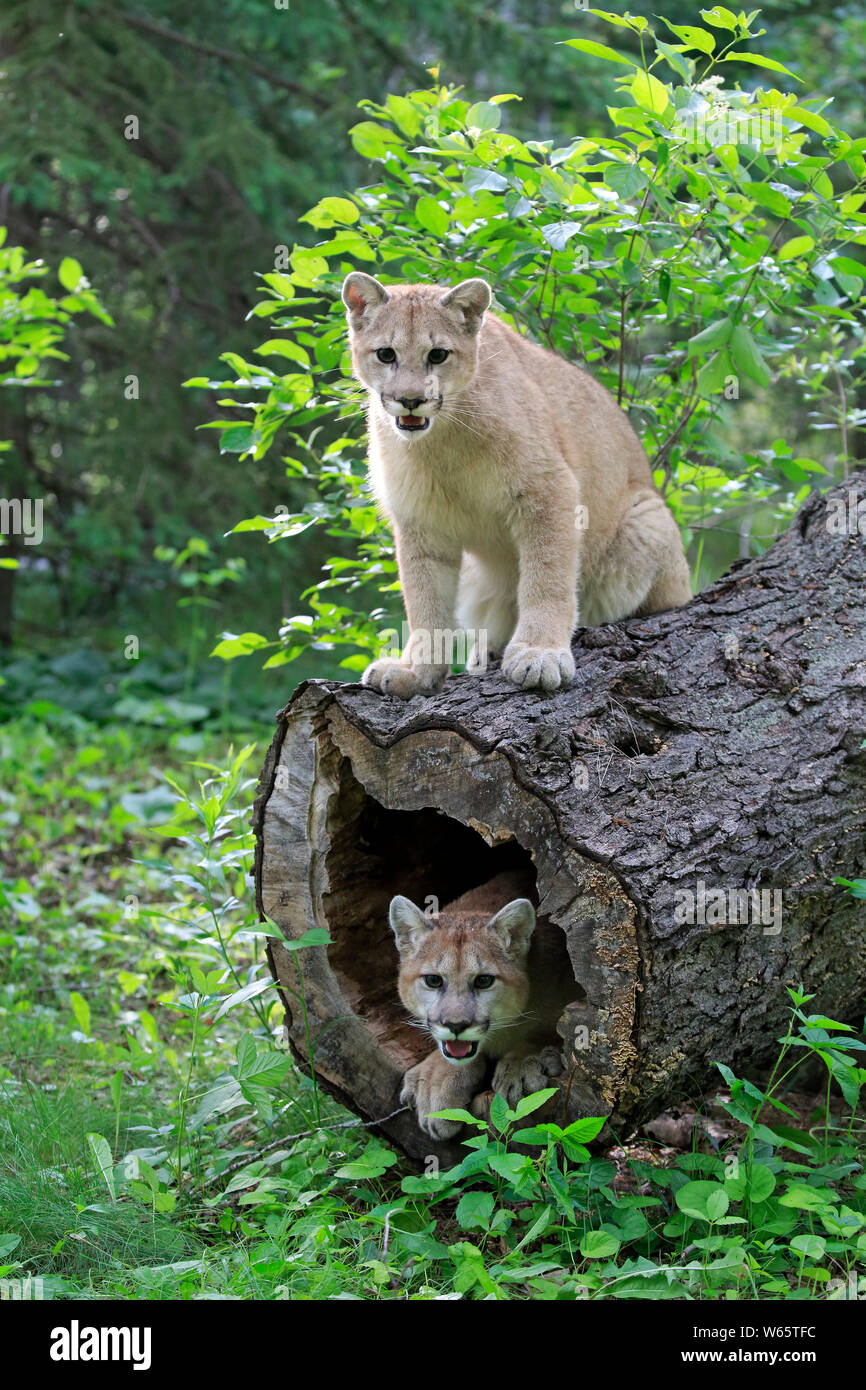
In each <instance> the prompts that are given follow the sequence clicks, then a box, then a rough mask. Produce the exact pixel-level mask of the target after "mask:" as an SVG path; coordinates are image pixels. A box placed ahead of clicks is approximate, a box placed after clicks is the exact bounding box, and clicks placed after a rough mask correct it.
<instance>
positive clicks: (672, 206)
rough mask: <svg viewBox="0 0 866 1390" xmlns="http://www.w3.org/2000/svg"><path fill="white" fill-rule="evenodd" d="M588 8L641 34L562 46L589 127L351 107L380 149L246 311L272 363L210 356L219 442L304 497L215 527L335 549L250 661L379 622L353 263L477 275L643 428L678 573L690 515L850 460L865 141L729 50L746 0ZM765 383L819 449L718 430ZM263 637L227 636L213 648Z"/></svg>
mask: <svg viewBox="0 0 866 1390" xmlns="http://www.w3.org/2000/svg"><path fill="white" fill-rule="evenodd" d="M596 13H597V14H601V12H596ZM603 17H604V18H606V19H607V20H608V22H609V24H610V25H612V26H615V27H616V28H617V30H618V31H619V36H620V37H622V36H623V31H625V33H626V34H627V35H629V36H630V37H631V39H632V40H634V41H635V42H636V43H638V44H639V48H638V51H637V52H634V53H633V51H632V50H630V49H626V48H621V49H620V48H618V49H613V48H609V47H607V46H604V45H599V44H597V43H595V42H594V41H589V40H585V39H582V38H580V39H570V40H568V43H569V45H570V47H571V48H572V49H575V50H577V53H576V54H575V64H576V65H577V63H579V62H580V61H585V60H583V59H581V56H580V55H581V54H587V53H591V54H592V55H593V56H594V57H595V58H597V59H600V60H602V61H603V62H604V63H606V64H609V65H610V78H609V84H608V85H609V102H610V105H609V107H608V112H609V118H610V124H609V129H608V130H607V131H606V132H605V133H604V134H603V135H601V136H597V137H595V136H591V135H589V134H588V133H586V132H585V131H580V130H577V131H575V132H573V133H572V134H570V135H566V136H564V137H559V138H558V139H551V138H543V139H532V138H521V137H520V136H518V135H517V134H515V133H514V132H513V131H511V130H509V129H507V126H506V119H507V113H508V112H509V111H510V109H511V107H510V105H509V103H511V102H512V100H513V95H512V94H504V95H500V96H493V97H491V99H490V100H489V101H486V102H472V101H470V100H469V99H467V98H466V97H465V96H463V94H462V93H461V92H460V91H459V90H455V89H454V88H449V87H445V86H440V85H438V84H437V85H434V86H431V87H428V88H424V89H417V90H414V91H410V92H408V93H407V94H406V95H404V96H393V95H392V96H388V97H387V98H386V99H385V101H384V103H377V102H373V101H364V102H362V103H361V105H362V106H363V107H364V110H365V119H364V120H362V121H360V122H358V123H357V124H355V125H354V126H353V127H352V130H351V132H350V133H351V137H352V141H353V144H354V146H355V149H356V150H357V151H358V153H359V154H361V155H362V156H363V157H364V158H366V159H368V160H371V161H373V162H374V163H375V164H376V165H378V166H379V168H378V173H377V176H376V181H375V182H373V183H368V184H366V185H365V186H364V187H362V188H359V189H357V190H356V191H355V192H354V193H353V194H352V196H351V197H350V198H345V197H340V198H334V197H328V198H325V199H323V200H322V201H321V202H320V203H318V204H317V205H316V207H314V208H313V209H312V210H311V211H310V212H309V213H308V214H307V217H306V219H305V220H306V221H307V222H308V223H309V224H310V225H312V226H313V227H315V228H317V229H318V230H321V231H327V232H328V235H327V236H326V237H325V238H324V239H323V240H321V241H320V242H318V243H317V245H315V246H314V247H308V246H301V245H296V246H295V248H294V250H293V252H292V253H291V256H290V257H289V258H288V261H287V264H286V266H285V268H284V269H283V270H282V271H281V272H280V273H279V274H266V275H264V276H262V289H263V296H264V297H263V298H262V300H261V301H260V302H259V304H257V305H256V306H255V308H254V310H253V313H254V314H255V315H256V316H261V317H266V318H268V320H269V323H270V330H269V331H270V332H271V334H272V335H273V332H274V330H275V329H277V330H281V331H282V333H283V334H285V335H286V336H282V337H279V336H270V337H268V338H267V341H265V342H263V343H261V344H260V346H259V347H257V348H256V353H257V354H260V355H262V356H264V357H267V358H271V359H272V358H274V357H279V358H281V359H283V360H284V361H285V362H286V363H287V368H286V367H282V366H279V364H278V365H277V366H275V367H271V366H266V367H265V366H262V365H260V364H259V363H258V362H252V361H247V360H245V359H243V358H240V357H238V355H237V354H234V353H226V354H224V355H223V358H224V360H225V361H226V362H228V364H229V365H230V366H231V368H232V369H233V370H234V372H235V373H236V374H237V377H236V380H235V381H234V382H232V381H231V380H225V381H221V382H219V383H217V382H210V383H207V384H209V385H210V386H211V387H212V388H216V387H219V389H220V390H222V391H224V392H229V393H231V394H229V395H228V396H226V397H225V398H224V399H223V400H222V401H221V404H222V405H223V406H225V405H226V404H232V403H233V402H234V403H235V405H236V406H240V407H241V408H242V409H243V410H244V411H245V413H246V415H247V420H248V422H247V423H246V424H245V425H244V426H242V427H241V426H238V425H237V424H236V423H235V422H234V421H233V420H232V419H231V418H226V419H223V420H219V421H214V422H213V427H214V428H219V429H220V430H221V439H222V447H223V448H224V449H226V448H228V449H231V450H237V451H238V452H240V454H241V456H242V457H249V458H251V459H253V460H256V461H258V460H261V459H263V458H264V457H265V455H266V454H267V453H268V451H269V449H270V448H271V446H272V445H273V444H274V442H275V440H276V439H277V438H280V439H284V438H286V437H287V438H288V439H289V440H290V441H291V445H292V450H293V456H292V457H290V458H287V459H286V460H285V462H286V472H287V475H288V478H289V479H290V481H291V484H292V485H294V487H293V491H294V492H295V493H296V491H297V484H298V482H299V481H301V482H303V483H304V484H306V485H307V491H306V494H305V501H304V503H303V504H302V505H300V506H294V507H292V508H291V509H290V508H289V507H288V506H285V505H281V506H280V507H277V508H275V509H274V511H273V513H272V514H270V515H267V516H265V515H260V516H258V517H255V518H251V519H248V520H246V521H243V522H241V523H240V525H239V526H238V527H237V528H236V529H237V530H240V531H248V530H260V531H263V532H264V533H265V534H266V535H267V537H268V539H269V540H270V541H271V542H274V541H284V540H285V541H293V540H295V538H296V537H298V536H299V535H301V534H303V535H304V537H305V539H304V542H301V545H302V546H305V545H306V544H307V541H308V539H309V536H310V535H311V534H312V533H313V532H314V531H315V530H316V529H323V530H324V531H325V532H326V533H327V534H328V535H330V536H332V537H334V538H335V539H338V540H340V541H341V542H343V546H342V553H341V554H339V555H338V556H336V557H334V558H332V559H331V560H329V561H328V562H327V563H326V565H325V577H324V578H323V579H321V580H320V581H319V582H318V583H316V584H314V585H313V586H311V587H310V588H309V589H308V590H307V591H306V593H305V595H304V597H305V598H306V599H307V600H308V605H309V608H310V610H311V612H310V613H307V614H302V615H299V616H295V617H293V618H290V619H288V620H287V621H286V622H285V623H284V624H283V626H282V627H281V629H280V633H279V638H280V642H281V644H282V645H281V647H280V648H279V649H278V650H277V651H276V652H275V653H274V654H272V655H271V656H270V657H269V662H268V664H269V665H275V664H278V663H281V662H287V661H292V660H295V659H297V658H298V657H299V656H300V655H302V654H304V653H306V652H307V651H308V650H309V649H311V648H312V649H313V650H323V649H324V650H331V649H333V648H334V647H335V646H338V645H343V644H345V643H346V642H349V643H351V644H352V645H354V646H355V647H357V648H359V649H360V650H359V651H358V652H355V653H353V654H352V655H351V656H349V657H348V659H347V660H344V661H343V662H342V663H341V664H342V665H343V666H344V667H348V668H349V669H358V668H360V667H361V666H363V664H364V662H365V660H366V659H367V657H368V656H369V655H370V654H372V653H374V652H377V651H378V649H379V647H380V646H381V634H379V633H377V629H378V628H381V626H382V625H383V622H384V621H385V620H386V619H387V618H388V616H389V615H390V618H391V622H392V624H393V622H394V621H396V620H397V618H398V616H399V610H398V608H397V605H396V603H395V600H394V598H393V595H394V592H395V582H394V561H393V551H392V548H391V542H390V537H389V535H388V533H387V531H386V529H385V528H384V526H383V525H382V524H381V522H379V521H378V520H377V517H376V513H375V512H374V511H373V509H372V507H371V506H370V502H369V499H368V498H367V496H366V494H365V493H364V491H363V484H362V470H363V463H362V453H363V444H362V440H361V438H360V437H359V435H358V434H355V433H353V432H351V430H350V432H349V433H348V434H347V433H346V422H349V421H353V420H355V419H357V417H358V414H359V412H360V408H361V405H362V396H361V394H360V393H359V391H358V389H357V388H356V387H355V386H354V385H353V384H352V383H351V382H350V381H349V380H348V379H347V375H348V370H349V363H348V358H347V352H346V348H345V342H344V326H343V310H342V305H341V303H340V301H339V294H338V291H339V286H340V283H341V280H342V277H343V276H344V275H345V273H346V272H347V271H348V270H350V269H352V268H354V266H355V265H356V264H360V265H361V266H362V267H363V268H366V269H368V270H369V269H375V271H376V273H377V274H379V275H381V277H382V278H383V280H384V281H385V282H388V281H392V280H413V279H418V280H425V281H430V280H440V279H442V278H447V280H448V281H449V282H456V281H458V280H459V279H461V278H464V277H467V276H470V275H476V274H482V275H484V276H485V277H486V278H487V279H488V280H489V281H490V283H491V284H492V285H493V287H494V290H495V299H496V308H497V309H498V311H499V313H500V314H501V315H502V316H503V317H504V318H505V319H506V320H507V321H509V322H510V323H512V324H513V325H514V326H516V327H517V328H519V329H520V330H521V331H523V332H526V333H528V334H529V335H530V336H531V337H532V338H533V339H534V340H536V341H538V342H540V343H542V344H544V345H546V346H547V347H549V348H551V349H553V350H554V351H556V352H558V353H560V354H562V355H564V356H566V357H568V358H570V359H572V360H575V361H578V362H584V363H586V364H587V365H588V367H589V368H590V370H592V371H593V372H594V373H595V374H596V375H597V376H598V377H599V378H600V379H601V380H602V381H604V382H605V384H606V385H607V386H608V387H609V388H610V389H611V390H612V391H613V392H614V394H615V395H616V396H617V398H618V400H619V401H620V402H621V404H622V405H623V407H624V408H625V409H627V410H628V411H629V413H630V414H631V416H632V418H633V420H634V422H635V424H636V425H637V427H638V429H639V431H640V433H641V434H642V436H643V439H644V442H645V444H646V447H647V450H648V453H649V456H650V459H651V461H652V464H653V468H654V473H655V478H656V481H657V483H658V484H659V486H660V487H661V488H662V489H663V490H664V492H665V494H666V496H667V499H668V501H669V503H670V505H671V506H672V508H673V510H674V513H675V515H676V517H677V519H678V521H679V523H680V525H681V527H682V528H683V531H684V535H685V539H686V541H687V543H688V544H689V546H690V547H691V552H692V555H693V559H694V564H695V572H696V577H697V578H698V579H700V578H705V577H706V575H705V574H704V572H703V570H702V567H701V561H702V556H703V551H704V538H705V536H706V535H707V534H708V533H713V532H716V534H718V532H720V531H724V530H725V528H726V526H727V525H728V524H730V525H731V529H733V531H734V532H735V533H736V532H739V533H740V535H741V538H742V543H744V544H745V545H747V546H748V544H749V543H750V531H751V529H752V528H753V523H754V522H755V520H756V519H757V520H759V521H760V522H761V523H762V524H767V522H768V521H769V523H770V524H771V525H773V526H774V527H776V526H782V525H784V524H785V523H786V522H787V521H788V520H789V519H790V517H791V515H792V513H793V511H794V510H795V508H796V507H797V506H798V505H799V503H800V502H801V501H802V500H803V499H804V498H805V497H806V496H807V495H808V493H809V492H810V490H811V489H812V488H813V487H816V486H821V485H825V484H827V483H829V482H831V481H833V474H834V472H837V473H838V472H841V471H842V470H843V469H844V468H845V467H846V466H847V457H848V449H849V439H848V430H849V426H851V425H853V424H854V423H855V422H856V419H857V418H859V417H858V415H857V412H856V411H854V412H852V410H851V406H850V404H849V402H848V400H847V399H846V390H847V392H849V393H850V392H851V388H852V384H853V383H856V382H858V381H859V380H861V378H862V372H863V356H864V335H863V324H862V320H861V318H860V317H859V314H858V309H857V305H858V301H859V300H860V298H861V295H862V291H863V285H864V280H866V267H864V265H863V263H862V262H861V260H860V259H858V256H857V254H855V253H856V252H857V251H858V250H859V248H860V247H862V246H863V245H866V215H864V213H863V212H862V211H861V204H862V203H863V201H864V199H866V182H864V175H866V163H864V157H863V151H864V148H866V141H864V140H863V139H855V138H853V137H851V136H849V135H847V134H846V133H845V132H844V131H843V130H842V129H841V128H840V127H839V126H837V125H835V124H834V123H833V121H832V120H831V118H830V114H829V112H828V111H826V110H824V111H822V110H821V109H819V107H821V106H826V103H824V102H816V101H815V100H813V99H808V98H801V97H798V95H797V94H796V93H795V92H789V91H786V90H784V89H782V88H781V87H779V86H777V85H775V83H776V76H775V75H776V74H781V75H782V77H783V78H784V77H790V78H791V79H792V81H796V79H795V78H794V77H793V74H789V73H788V70H787V68H786V67H785V66H784V65H783V64H781V63H779V62H778V61H776V60H774V59H769V58H767V57H765V56H763V55H762V54H759V53H756V52H754V51H753V49H751V48H750V47H749V45H750V43H751V42H752V40H753V38H754V36H755V32H758V33H760V32H763V31H760V30H758V31H754V29H753V28H751V27H750V25H753V24H754V16H752V17H751V20H749V21H747V20H746V18H745V16H743V15H740V16H734V15H733V14H732V13H731V12H729V11H726V10H723V9H721V8H720V7H717V8H716V9H715V10H713V11H707V12H705V18H706V21H707V25H708V27H703V26H701V27H697V26H685V27H683V26H679V25H671V24H670V23H668V22H667V21H663V23H664V25H665V29H666V31H670V32H667V33H666V37H662V33H661V32H660V31H659V30H658V29H653V28H651V27H650V25H649V22H648V21H647V20H646V19H643V18H640V17H634V16H629V17H628V18H626V19H623V18H620V17H618V16H610V15H606V16H603ZM671 37H673V38H676V39H678V40H679V42H676V43H672V42H670V39H671ZM731 64H733V65H734V66H729V65H731ZM755 69H760V73H759V76H758V78H757V79H756V78H755V76H754V70H755ZM768 73H769V74H770V76H767V74H768ZM750 74H751V75H750ZM747 84H748V85H747ZM861 254H862V253H861ZM443 266H447V272H446V273H445V277H443ZM787 380H790V381H792V382H796V384H797V386H798V387H799V388H800V389H802V388H803V387H804V386H805V387H806V388H807V394H808V398H809V400H810V402H811V403H817V404H818V406H819V407H820V408H819V409H817V410H815V411H813V414H814V415H815V417H816V419H815V420H814V421H813V423H814V424H815V426H816V427H825V428H828V427H832V428H834V429H835V430H837V431H838V433H839V441H838V442H839V444H840V454H839V457H838V458H837V459H835V460H834V459H832V458H827V459H826V462H821V461H819V460H817V459H814V458H811V457H807V456H806V455H805V454H804V453H801V452H799V451H798V450H796V449H795V448H794V447H792V443H791V442H789V441H788V440H787V439H785V438H784V437H777V438H773V439H772V441H771V442H770V447H768V448H765V449H762V450H756V449H750V450H748V451H747V450H740V449H736V448H733V447H731V446H730V444H728V443H726V430H727V429H728V428H729V425H730V420H731V416H732V412H733V411H735V410H736V409H738V408H740V409H742V406H743V405H745V404H746V401H747V399H748V400H759V399H761V398H762V397H764V393H768V392H769V391H770V390H774V391H775V390H783V389H784V386H783V384H782V383H784V382H786V381H787ZM188 384H193V385H196V386H202V385H204V384H205V383H204V382H203V381H202V380H201V379H196V380H195V381H194V382H193V383H188ZM741 398H742V404H741V405H740V406H739V407H738V406H736V405H735V404H734V403H735V402H737V401H740V400H741ZM840 399H841V402H842V405H841V413H840V406H839V402H840ZM828 407H829V410H828V414H827V416H826V417H825V416H824V415H823V413H822V412H823V411H824V410H827V409H828ZM825 457H826V455H825ZM752 539H753V540H754V541H755V543H756V544H758V545H759V546H760V544H761V540H760V535H759V534H756V535H755V536H754V537H752ZM727 558H728V559H730V558H731V555H730V552H728V555H727ZM383 599H384V606H383V605H382V600H383ZM341 600H343V601H341ZM272 645H273V643H272V641H271V640H270V639H269V638H267V637H266V636H264V635H263V634H256V633H249V632H248V633H245V634H243V636H242V637H239V636H235V635H228V636H227V637H226V638H225V639H224V641H223V643H221V644H220V646H219V647H217V649H216V650H217V653H218V654H219V655H220V656H222V657H224V658H231V657H234V656H237V655H240V654H242V653H245V652H247V651H249V650H251V649H254V648H256V647H258V646H262V647H264V646H268V647H270V646H272Z"/></svg>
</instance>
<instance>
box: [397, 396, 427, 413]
mask: <svg viewBox="0 0 866 1390" xmlns="http://www.w3.org/2000/svg"><path fill="white" fill-rule="evenodd" d="M397 403H398V405H405V407H406V409H407V410H408V411H409V412H410V413H411V412H412V411H413V410H414V409H415V407H416V405H423V404H424V397H423V396H398V397H397Z"/></svg>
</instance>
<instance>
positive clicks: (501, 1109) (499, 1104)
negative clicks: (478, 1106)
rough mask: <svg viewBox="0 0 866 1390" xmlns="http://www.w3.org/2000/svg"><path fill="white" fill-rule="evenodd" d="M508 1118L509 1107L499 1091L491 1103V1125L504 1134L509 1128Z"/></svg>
mask: <svg viewBox="0 0 866 1390" xmlns="http://www.w3.org/2000/svg"><path fill="white" fill-rule="evenodd" d="M508 1117H509V1110H508V1106H507V1105H506V1103H505V1101H504V1100H503V1098H502V1096H501V1095H500V1094H499V1092H498V1091H497V1092H496V1095H495V1096H494V1097H493V1100H492V1101H491V1103H490V1123H491V1124H492V1126H493V1128H494V1129H497V1130H498V1131H499V1133H500V1134H502V1133H503V1131H504V1130H506V1129H507V1128H508Z"/></svg>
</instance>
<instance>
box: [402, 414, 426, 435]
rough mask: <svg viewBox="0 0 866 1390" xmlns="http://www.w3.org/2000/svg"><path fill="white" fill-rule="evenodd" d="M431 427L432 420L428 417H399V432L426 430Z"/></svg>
mask: <svg viewBox="0 0 866 1390" xmlns="http://www.w3.org/2000/svg"><path fill="white" fill-rule="evenodd" d="M429 426H430V420H429V418H428V417H427V416H426V415H398V416H397V428H398V430H410V431H411V430H418V431H421V430H426V429H428V428H429Z"/></svg>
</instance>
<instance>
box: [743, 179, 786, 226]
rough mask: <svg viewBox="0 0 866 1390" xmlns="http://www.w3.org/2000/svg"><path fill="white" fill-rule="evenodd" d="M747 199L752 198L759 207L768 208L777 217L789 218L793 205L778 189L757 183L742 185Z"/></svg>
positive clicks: (747, 182)
mask: <svg viewBox="0 0 866 1390" xmlns="http://www.w3.org/2000/svg"><path fill="white" fill-rule="evenodd" d="M742 189H743V192H744V193H745V194H746V197H748V198H751V199H752V201H753V202H755V203H757V204H758V206H759V207H762V208H766V209H767V211H768V212H772V213H773V214H774V216H776V217H787V216H788V214H789V213H790V211H791V204H790V202H789V200H788V199H787V198H786V197H785V195H784V193H781V192H780V191H779V189H778V188H771V187H770V185H769V184H767V183H755V182H751V181H749V180H747V181H746V182H745V183H744V184H743V185H742Z"/></svg>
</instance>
